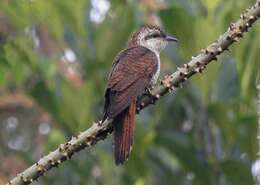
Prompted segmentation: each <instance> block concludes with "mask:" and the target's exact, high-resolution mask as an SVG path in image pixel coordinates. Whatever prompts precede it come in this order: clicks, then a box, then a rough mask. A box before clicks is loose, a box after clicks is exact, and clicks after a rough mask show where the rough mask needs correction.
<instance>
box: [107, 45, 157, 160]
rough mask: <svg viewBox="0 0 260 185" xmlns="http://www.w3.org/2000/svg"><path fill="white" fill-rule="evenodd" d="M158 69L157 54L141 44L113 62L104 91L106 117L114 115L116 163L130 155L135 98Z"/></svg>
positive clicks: (120, 55) (127, 50)
mask: <svg viewBox="0 0 260 185" xmlns="http://www.w3.org/2000/svg"><path fill="white" fill-rule="evenodd" d="M146 60H148V61H149V62H147V61H146ZM156 69H157V58H156V56H155V54H154V53H153V52H151V51H150V50H148V49H147V48H145V47H142V46H136V47H133V48H129V49H126V50H124V51H123V52H121V53H120V54H119V56H118V57H116V60H115V62H114V64H113V69H112V71H111V73H110V77H109V80H108V84H107V90H106V94H105V98H106V101H105V108H104V119H106V118H112V119H114V122H113V125H114V146H115V160H116V164H121V163H123V162H124V161H125V160H126V159H127V158H128V155H129V152H130V148H131V146H132V143H133V130H134V125H135V111H136V103H135V102H136V98H137V97H138V96H140V95H142V93H143V92H144V91H145V88H147V87H148V86H149V84H150V81H151V79H152V76H153V75H154V73H155V72H156Z"/></svg>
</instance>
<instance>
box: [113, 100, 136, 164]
mask: <svg viewBox="0 0 260 185" xmlns="http://www.w3.org/2000/svg"><path fill="white" fill-rule="evenodd" d="M135 111H136V101H135V100H134V101H133V102H132V103H131V105H130V106H129V107H128V108H127V109H126V110H125V111H123V112H122V113H120V114H119V115H118V116H116V118H115V119H114V123H113V125H114V146H115V162H116V165H119V164H123V163H124V162H125V161H126V160H127V159H128V156H129V154H130V152H131V148H132V145H133V138H134V127H135Z"/></svg>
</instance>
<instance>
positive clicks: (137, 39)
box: [128, 25, 177, 53]
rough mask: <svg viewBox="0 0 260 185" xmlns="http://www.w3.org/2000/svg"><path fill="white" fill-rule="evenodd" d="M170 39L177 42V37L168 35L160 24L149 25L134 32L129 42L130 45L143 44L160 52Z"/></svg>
mask: <svg viewBox="0 0 260 185" xmlns="http://www.w3.org/2000/svg"><path fill="white" fill-rule="evenodd" d="M170 41H175V42H176V41H177V39H176V38H175V37H173V36H170V35H167V34H166V33H165V32H164V31H162V29H161V28H160V27H158V26H153V25H148V26H143V27H141V28H140V29H139V30H138V31H136V32H135V33H133V35H132V36H131V37H130V40H129V42H128V46H130V47H131V46H136V45H141V46H144V47H146V48H148V49H150V50H152V51H154V52H155V53H159V52H160V51H161V50H163V49H164V48H165V47H166V45H167V44H168V42H170Z"/></svg>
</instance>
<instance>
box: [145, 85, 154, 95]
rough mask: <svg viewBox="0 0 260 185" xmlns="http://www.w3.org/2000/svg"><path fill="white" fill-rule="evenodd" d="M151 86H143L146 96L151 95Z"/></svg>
mask: <svg viewBox="0 0 260 185" xmlns="http://www.w3.org/2000/svg"><path fill="white" fill-rule="evenodd" d="M153 88H154V86H153V85H149V86H148V87H147V88H145V91H144V94H145V95H148V96H149V95H151V94H152V90H153Z"/></svg>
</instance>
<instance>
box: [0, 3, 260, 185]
mask: <svg viewBox="0 0 260 185" xmlns="http://www.w3.org/2000/svg"><path fill="white" fill-rule="evenodd" d="M253 2H254V1H253V0H250V1H246V0H243V1H237V0H229V1H224V0H214V1H212V0H201V1H195V0H186V1H181V0H179V1H170V0H169V1H167V5H166V6H165V7H164V8H163V9H158V10H150V11H146V10H145V8H143V7H144V6H147V7H146V8H148V5H146V4H145V3H141V2H139V1H123V2H122V1H118V0H112V1H111V7H110V10H109V12H108V13H107V14H106V17H105V19H104V21H103V22H102V23H100V24H96V23H94V22H93V21H92V20H91V19H90V17H89V14H90V11H91V10H92V9H93V6H92V5H91V2H88V1H85V0H77V1H69V0H63V1H55V0H53V1H51V0H30V1H29V0H19V1H10V2H9V1H1V2H0V13H1V14H3V15H4V17H5V18H6V19H7V20H8V23H9V24H10V29H11V30H12V31H11V32H10V35H9V36H8V38H7V40H6V41H5V42H4V43H2V44H1V45H0V90H1V91H4V92H8V93H10V94H11V92H12V91H17V92H23V93H25V94H26V95H28V96H29V97H31V98H32V99H33V100H34V101H35V102H36V104H37V106H39V107H40V108H41V109H42V110H44V111H45V112H47V113H48V115H50V116H51V119H52V122H53V125H54V126H52V128H51V131H50V133H49V135H48V139H45V140H44V143H40V144H39V145H40V146H41V147H40V148H41V149H42V150H44V151H43V152H42V154H46V153H48V152H49V151H51V150H53V149H55V148H56V147H57V146H58V144H60V143H63V142H64V141H65V140H68V139H69V137H70V136H71V135H76V134H77V133H78V132H80V131H81V130H84V129H87V128H88V127H89V126H90V125H91V122H92V121H94V120H97V119H98V118H100V117H101V113H102V111H101V110H102V105H103V101H104V100H103V93H104V88H105V82H106V76H107V74H108V72H109V68H110V66H111V63H112V61H113V58H114V57H115V55H116V54H117V53H118V52H119V51H120V50H121V49H122V48H124V47H125V46H126V42H127V38H128V36H129V35H130V34H131V32H132V31H133V30H134V29H137V28H138V26H139V25H140V24H144V23H146V22H144V20H145V19H144V18H143V17H141V16H140V15H144V16H149V15H150V13H151V12H153V11H154V12H153V13H156V14H157V15H158V18H159V19H160V20H161V22H162V25H163V27H164V28H165V29H166V31H167V32H169V33H172V34H173V35H176V37H177V38H178V39H179V43H178V46H177V49H176V46H173V45H170V46H169V47H168V48H167V50H166V52H164V53H163V54H162V55H163V56H162V73H163V74H165V73H166V72H169V71H172V72H173V71H174V70H175V69H176V67H177V66H178V65H180V64H182V63H184V62H187V61H188V60H189V58H190V57H191V56H192V55H194V54H196V53H198V52H199V51H200V49H202V48H204V47H206V46H207V45H208V44H209V43H211V42H212V41H214V40H215V39H216V38H218V36H219V35H220V34H221V33H222V32H223V31H225V29H226V28H227V27H228V25H229V24H230V22H232V21H234V20H236V19H237V18H239V14H240V13H241V11H242V10H244V9H245V8H246V7H248V6H250V5H252V4H253ZM148 9H149V8H148ZM1 14H0V15H1ZM38 28H45V29H46V30H48V33H49V35H51V39H52V41H54V42H55V43H58V44H57V45H58V46H56V47H53V46H52V45H53V44H49V45H47V48H55V49H53V50H51V54H50V53H46V52H44V51H43V50H42V49H39V48H37V44H36V43H35V38H34V36H33V33H34V32H35V30H36V31H37V29H38ZM259 30H260V25H259V23H258V25H256V26H254V27H253V29H252V30H250V32H249V33H248V34H247V35H246V37H245V38H244V39H243V40H242V41H240V42H239V43H238V44H235V45H234V46H232V48H231V51H230V52H225V54H224V55H223V56H221V57H220V58H219V62H214V63H212V64H210V65H209V67H208V68H207V70H206V71H205V74H203V75H201V76H200V75H196V76H195V77H194V78H192V79H191V80H190V81H189V82H188V83H187V84H186V85H185V87H184V88H183V89H181V90H178V92H177V93H175V94H173V95H168V96H167V97H165V98H163V99H162V100H160V101H159V102H158V103H157V104H156V105H155V106H153V107H151V108H148V109H146V110H144V111H142V112H141V114H140V115H138V116H137V120H138V121H137V122H138V123H137V126H136V131H135V144H134V148H133V151H132V153H131V156H130V159H129V161H128V162H127V163H126V164H125V165H124V166H119V167H116V166H115V165H114V161H113V150H112V142H111V139H107V140H106V141H104V142H101V143H99V144H98V145H96V146H95V147H93V148H90V149H87V150H86V151H83V152H81V153H80V154H78V155H76V157H75V158H73V159H72V160H71V161H69V162H67V163H66V164H64V165H63V166H62V167H61V168H58V169H56V170H54V171H52V172H51V173H49V174H48V175H47V176H46V177H44V178H42V179H41V180H40V182H41V183H43V184H63V185H67V184H68V185H69V184H82V185H83V184H93V185H94V184H106V185H110V184H111V185H115V184H126V185H128V184H129V185H130V184H134V185H145V184H154V185H160V184H173V185H175V184H176V185H180V184H181V185H182V184H183V185H187V184H194V185H216V184H221V185H245V184H252V177H251V172H250V169H251V165H252V163H253V162H254V160H255V153H256V141H255V135H256V123H257V117H256V113H255V112H256V107H255V105H256V103H255V102H256V98H255V97H256V93H255V78H256V73H257V72H258V71H259V69H260V63H259V62H258V60H259V58H260V53H259V52H258V50H259V43H260V35H259V34H258V32H259ZM0 34H1V33H0ZM46 42H47V41H46ZM57 48H58V49H57ZM60 48H63V49H66V48H71V49H72V50H73V51H74V52H75V54H76V55H77V60H78V61H77V62H78V63H77V65H79V66H80V67H79V68H80V70H78V71H77V72H78V73H80V75H81V77H82V83H81V85H80V86H79V87H75V85H74V83H76V82H75V81H73V80H70V79H68V78H66V74H65V73H66V72H64V70H61V68H62V67H61V64H62V61H60V57H61V56H62V51H61V50H60ZM1 119H2V118H1ZM23 124H26V123H23ZM29 132H35V130H33V129H32V130H29ZM36 132H37V130H36ZM1 142H5V141H1ZM6 142H7V141H6ZM31 145H33V144H31ZM1 150H2V148H1ZM5 150H8V151H7V153H8V152H9V153H12V154H13V155H15V154H16V151H13V150H11V149H6V148H5ZM9 150H10V151H9ZM35 150H36V149H35ZM42 150H40V151H42ZM30 151H34V147H33V146H31V148H30ZM34 152H35V151H34ZM21 153H22V154H21ZM21 153H17V158H21V159H22V160H24V161H27V159H29V161H28V162H27V165H29V164H31V163H32V162H33V161H35V160H36V159H37V158H38V157H39V156H38V157H37V158H35V157H33V156H32V155H31V152H29V151H27V152H21ZM35 153H36V154H38V155H39V152H38V153H37V152H35ZM1 157H3V156H1V152H0V158H1ZM5 157H6V156H5ZM3 158H4V157H3Z"/></svg>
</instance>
